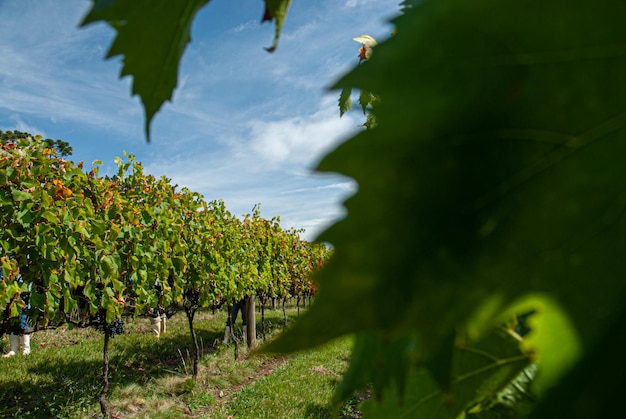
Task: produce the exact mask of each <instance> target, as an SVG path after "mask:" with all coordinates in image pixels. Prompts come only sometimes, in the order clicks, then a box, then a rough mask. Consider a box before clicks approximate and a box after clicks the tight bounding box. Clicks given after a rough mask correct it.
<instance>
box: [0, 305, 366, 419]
mask: <svg viewBox="0 0 626 419" xmlns="http://www.w3.org/2000/svg"><path fill="white" fill-rule="evenodd" d="M296 316H297V314H296V310H295V309H291V310H288V317H289V320H290V321H293V320H294V319H295V317H296ZM259 317H260V316H259ZM225 318H226V316H225V314H224V313H221V312H220V313H216V314H215V315H213V314H211V313H210V312H201V313H198V315H197V316H196V321H195V322H194V325H195V329H196V332H197V334H198V337H199V339H200V342H201V352H202V356H201V360H200V363H199V374H198V379H197V380H196V381H194V380H193V379H191V378H190V377H191V368H192V367H191V356H190V352H191V347H192V345H191V339H190V337H189V330H188V327H187V323H186V318H185V316H184V314H182V313H180V314H178V315H176V316H174V317H173V318H172V319H170V321H169V327H168V333H167V334H166V335H164V336H162V337H161V338H160V339H156V338H155V337H154V336H152V334H151V332H150V326H149V321H148V319H146V318H140V319H136V320H129V321H127V324H126V325H125V329H126V331H127V333H125V334H124V335H122V336H119V337H116V338H115V339H113V340H112V341H111V347H110V353H109V357H110V375H109V380H110V390H109V393H108V395H107V400H108V402H109V406H110V408H111V412H114V414H115V417H116V418H118V419H122V418H168V419H169V418H186V419H189V418H224V419H226V418H228V417H232V418H307V417H310V418H326V417H331V411H330V410H329V407H328V401H329V400H330V397H331V395H332V392H333V389H334V387H335V386H336V384H337V382H338V380H339V378H340V376H341V374H342V373H343V371H344V370H345V368H346V367H347V359H348V357H349V353H350V342H349V340H348V339H343V340H340V341H336V342H333V343H331V344H329V345H327V346H325V347H323V348H319V349H316V350H314V351H308V352H303V353H299V354H294V355H290V356H288V357H270V356H267V355H260V356H248V354H247V351H246V350H244V349H242V350H241V351H240V358H239V360H237V361H236V360H235V359H234V347H233V345H232V344H231V345H229V346H223V345H221V344H220V342H221V339H222V337H223V333H224V323H225ZM257 320H258V321H260V318H258V319H257ZM282 320H283V313H282V311H281V310H277V311H272V310H268V311H266V326H267V328H268V329H269V331H270V335H271V334H272V333H276V332H277V331H279V330H280V329H281V328H282ZM257 330H260V324H257ZM102 342H103V338H102V334H101V333H100V332H98V331H95V330H93V329H73V330H68V329H67V328H60V329H57V330H49V331H43V332H37V333H35V334H34V335H33V337H32V344H31V346H32V348H33V351H32V354H31V355H30V356H28V357H22V356H15V357H12V358H9V359H2V358H0V417H7V418H8V417H19V418H98V417H101V415H100V409H99V404H98V395H99V392H100V389H101V374H102ZM7 345H8V338H7V337H6V336H5V337H3V339H2V341H1V342H0V346H1V348H0V349H2V350H3V351H5V350H6V349H7ZM340 417H344V418H352V417H358V412H357V411H356V410H355V409H354V408H353V407H351V406H350V405H346V406H344V407H343V409H342V410H341V411H340Z"/></svg>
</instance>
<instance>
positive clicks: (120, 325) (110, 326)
mask: <svg viewBox="0 0 626 419" xmlns="http://www.w3.org/2000/svg"><path fill="white" fill-rule="evenodd" d="M104 327H105V330H106V331H107V332H108V333H109V336H111V337H112V338H114V337H115V336H117V335H121V334H123V333H124V320H122V319H115V320H113V321H112V322H111V323H107V324H105V325H104Z"/></svg>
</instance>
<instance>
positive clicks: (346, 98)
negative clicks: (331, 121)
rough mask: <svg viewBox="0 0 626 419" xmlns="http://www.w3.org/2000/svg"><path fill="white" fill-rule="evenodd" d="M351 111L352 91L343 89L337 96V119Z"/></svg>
mask: <svg viewBox="0 0 626 419" xmlns="http://www.w3.org/2000/svg"><path fill="white" fill-rule="evenodd" d="M350 109H352V89H351V88H349V87H344V88H343V89H341V94H340V95H339V117H340V118H341V117H342V116H343V114H344V113H346V112H348V111H349V110H350Z"/></svg>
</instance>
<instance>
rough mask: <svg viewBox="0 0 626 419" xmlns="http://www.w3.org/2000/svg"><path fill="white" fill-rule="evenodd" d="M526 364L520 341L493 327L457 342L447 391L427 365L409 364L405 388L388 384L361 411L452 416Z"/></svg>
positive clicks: (368, 414) (370, 414)
mask: <svg viewBox="0 0 626 419" xmlns="http://www.w3.org/2000/svg"><path fill="white" fill-rule="evenodd" d="M528 364H529V359H528V357H527V356H526V355H524V354H522V352H521V351H520V349H519V340H517V339H516V338H515V337H513V336H512V335H511V334H510V333H509V332H507V331H505V330H502V329H496V330H494V331H493V333H491V334H489V335H488V336H487V337H485V339H483V340H482V341H481V342H479V343H477V344H475V345H469V346H464V345H463V344H458V343H457V345H456V350H455V352H454V353H453V368H452V371H451V372H452V377H451V378H452V380H451V386H450V389H449V391H447V392H444V391H442V390H441V387H440V386H439V385H437V383H436V382H435V380H434V379H433V378H432V376H431V375H430V374H429V372H428V370H427V369H426V368H417V369H416V368H415V367H414V366H411V365H410V364H409V365H408V366H407V367H408V368H409V370H410V372H409V373H408V374H407V375H408V376H409V379H408V380H407V391H398V388H397V387H391V389H390V391H387V392H385V393H384V394H383V397H382V400H380V401H378V400H376V399H370V400H368V401H367V402H365V403H364V404H363V405H362V410H363V413H364V415H366V417H370V418H379V417H380V418H390V417H393V418H429V419H454V418H456V417H457V416H458V415H459V414H460V413H461V412H463V411H464V410H465V409H466V408H467V407H468V406H470V405H471V404H473V403H477V402H479V401H481V400H484V399H486V398H487V397H489V396H491V395H492V394H494V393H496V392H497V391H499V390H501V389H502V388H504V387H505V386H506V385H507V384H508V383H509V382H510V381H511V380H512V379H513V378H514V377H516V376H517V375H518V374H519V373H520V372H521V371H522V370H523V369H524V368H526V367H527V366H528ZM405 368H406V367H405Z"/></svg>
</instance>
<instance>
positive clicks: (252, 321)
mask: <svg viewBox="0 0 626 419" xmlns="http://www.w3.org/2000/svg"><path fill="white" fill-rule="evenodd" d="M246 313H247V315H248V321H247V323H248V336H247V340H248V348H250V349H252V348H254V347H256V308H255V303H254V294H252V295H251V296H250V298H248V303H247V304H246Z"/></svg>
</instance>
